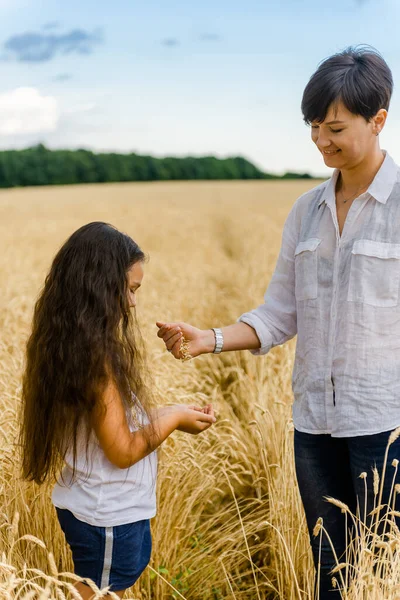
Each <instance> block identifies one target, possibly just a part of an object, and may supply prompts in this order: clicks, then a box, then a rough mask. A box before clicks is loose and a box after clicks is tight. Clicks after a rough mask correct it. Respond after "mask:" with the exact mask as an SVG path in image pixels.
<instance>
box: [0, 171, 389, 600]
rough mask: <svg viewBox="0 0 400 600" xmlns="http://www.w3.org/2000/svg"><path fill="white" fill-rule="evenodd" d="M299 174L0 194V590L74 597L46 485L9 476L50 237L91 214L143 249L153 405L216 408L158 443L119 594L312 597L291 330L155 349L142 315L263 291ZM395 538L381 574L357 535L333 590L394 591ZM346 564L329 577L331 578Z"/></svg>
mask: <svg viewBox="0 0 400 600" xmlns="http://www.w3.org/2000/svg"><path fill="white" fill-rule="evenodd" d="M313 185H315V182H307V181H303V182H265V181H259V182H201V183H199V182H197V183H194V182H193V183H192V182H189V183H188V182H185V183H168V184H166V183H146V184H112V185H90V186H89V185H88V186H71V187H68V186H67V187H59V188H35V189H26V190H19V189H18V190H5V191H1V192H0V276H1V294H0V404H1V409H2V410H1V425H0V435H1V444H0V469H1V470H0V502H1V521H0V555H1V558H0V598H1V599H2V598H10V599H11V598H13V599H14V598H15V599H16V598H18V599H25V600H26V599H28V598H59V599H64V598H69V597H76V592H74V588H73V585H72V584H73V582H74V578H73V575H72V574H71V571H72V561H71V556H70V553H69V550H68V548H67V547H66V545H65V540H64V537H63V535H62V532H61V530H60V528H59V526H58V521H57V519H56V515H55V511H54V509H53V507H52V505H51V502H50V493H51V485H50V484H49V485H44V486H41V487H38V486H36V485H32V484H27V483H24V482H23V481H21V479H20V475H19V463H18V449H17V448H16V446H15V440H16V433H17V431H18V423H17V409H18V404H19V399H20V390H21V388H20V385H21V383H20V382H21V370H22V366H23V357H24V344H25V341H26V339H27V336H28V334H29V328H30V321H31V315H32V308H33V304H34V302H35V299H36V297H37V295H38V293H39V290H40V288H41V285H42V283H43V280H44V277H45V275H46V273H47V271H48V269H49V266H50V263H51V260H52V258H53V256H54V254H55V252H56V251H57V250H58V248H59V247H60V246H61V244H62V243H63V242H64V241H65V239H66V238H67V237H68V236H69V235H70V234H71V233H72V232H73V231H74V230H76V229H77V228H78V227H80V226H81V225H83V224H85V223H88V222H90V221H98V220H101V221H106V222H109V223H112V224H113V225H115V226H116V227H118V228H119V229H121V230H122V231H125V232H126V233H128V234H129V235H131V236H132V237H133V238H134V239H135V241H137V242H138V243H139V245H140V246H141V247H142V249H143V250H144V251H145V252H146V253H147V254H149V256H150V261H149V262H148V263H147V264H146V266H145V277H144V280H143V286H142V289H141V291H140V293H139V297H138V308H137V311H138V316H139V320H140V323H141V328H142V333H143V335H144V337H145V340H146V344H147V348H148V356H149V363H150V368H151V372H152V377H153V383H154V389H155V391H156V394H157V397H158V399H159V402H160V403H163V402H165V403H172V402H177V403H199V404H204V403H208V402H210V401H211V402H212V403H213V404H214V407H215V410H216V413H217V417H218V419H217V423H216V424H215V425H214V426H213V427H212V428H211V429H210V430H208V431H207V432H206V433H205V434H202V435H201V436H188V435H186V434H183V433H180V432H175V433H174V434H173V435H172V436H171V437H170V438H169V439H168V440H167V441H166V442H165V443H164V444H163V446H162V449H161V452H160V469H159V479H158V514H157V517H156V518H155V519H154V520H153V521H152V532H153V554H152V559H151V563H150V566H149V567H148V568H147V569H146V571H145V573H144V574H143V575H142V577H141V578H140V580H139V581H138V582H137V584H136V585H135V586H134V587H133V588H132V589H130V590H129V591H128V592H127V594H126V597H128V598H135V599H137V600H148V599H155V600H161V599H164V598H165V599H167V598H168V599H169V598H186V599H188V600H189V599H190V600H200V599H201V600H222V599H225V598H232V599H237V600H239V599H240V600H250V599H254V600H261V599H270V598H271V599H272V598H274V599H275V598H276V599H282V600H300V599H304V600H305V599H308V598H309V599H311V592H312V586H313V579H314V570H313V564H312V556H311V549H310V545H309V539H308V534H307V529H306V523H305V516H304V513H303V509H302V505H301V501H300V497H299V492H298V488H297V484H296V477H295V471H294V460H293V425H292V420H291V404H292V392H291V371H292V366H293V359H294V349H295V341H294V340H292V341H291V342H290V343H288V344H286V345H285V346H282V347H278V348H275V349H273V350H272V351H271V352H270V353H269V354H268V355H267V356H264V357H257V358H256V357H253V356H252V355H251V354H250V353H249V352H241V353H226V354H222V355H219V356H212V355H211V356H210V355H207V356H202V357H199V358H197V359H195V360H193V361H190V362H187V363H182V362H179V361H176V360H175V359H173V357H172V356H171V355H169V354H168V353H167V352H166V351H165V350H164V348H163V344H162V342H161V341H160V340H159V339H158V338H157V337H156V331H157V328H156V326H155V322H156V320H165V321H169V320H183V321H187V322H189V323H191V324H193V325H196V326H198V327H212V326H223V325H228V324H230V323H233V322H235V320H236V319H237V318H238V316H239V315H240V314H241V313H243V312H244V311H247V310H249V309H251V308H253V307H255V306H257V305H258V304H259V303H261V302H262V299H263V294H264V292H265V289H266V287H267V284H268V281H269V279H270V277H271V275H272V272H273V269H274V265H275V262H276V259H277V255H278V252H279V247H280V241H281V232H282V226H283V223H284V220H285V218H286V216H287V214H288V212H289V210H290V208H291V206H292V205H293V202H294V201H295V199H296V198H297V197H298V196H299V195H300V194H301V193H303V192H304V191H306V190H307V189H309V188H310V187H312V186H313ZM342 509H343V507H342ZM338 510H340V507H338ZM343 510H345V509H343ZM349 518H350V516H349ZM319 529H321V526H319ZM319 529H318V527H317V531H316V533H317V534H318V531H319ZM399 539H400V538H396V537H393V543H392V544H391V546H390V548H388V549H386V550H385V547H384V546H382V549H381V550H382V552H383V553H384V552H386V551H387V552H389V550H390V557H391V563H390V566H389V567H388V569H389V571H388V574H386V575H385V577H383V576H381V575H380V572H379V569H378V572H375V573H373V570H372V567H371V564H372V562H371V561H372V558H371V552H370V550H368V549H367V548H364V546H363V545H362V544H361V550H363V549H364V550H365V552H364V553H363V552H362V551H361V553H360V555H361V558H360V562H359V566H358V568H359V576H358V577H357V579H356V581H355V584H354V586H353V589H350V590H349V593H348V595H347V594H345V593H344V594H343V597H348V598H349V599H353V600H361V599H364V598H368V599H370V600H375V599H376V600H383V599H385V600H394V599H395V598H396V597H397V598H398V597H400V595H396V594H400V592H399V591H398V590H399V589H400V574H399V559H398V557H397V548H398V547H399V545H398V544H399ZM379 543H381V544H384V542H379V540H378V541H377V544H379ZM385 556H386V555H385ZM382 561H384V558H383V559H382ZM344 567H345V565H342V566H341V567H340V565H339V567H338V571H337V573H336V575H335V576H336V577H337V579H338V581H339V582H340V579H341V577H342V574H343V573H344V572H345V571H346V569H345V568H344ZM343 577H344V574H343ZM101 595H102V593H101V592H98V597H100V596H101Z"/></svg>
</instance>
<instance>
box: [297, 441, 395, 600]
mask: <svg viewBox="0 0 400 600" xmlns="http://www.w3.org/2000/svg"><path fill="white" fill-rule="evenodd" d="M390 433H391V432H390V431H387V432H384V433H378V434H374V435H362V436H358V437H347V438H334V437H332V436H331V435H324V434H321V435H312V434H309V433H302V432H300V431H297V430H296V429H295V431H294V456H295V466H296V476H297V482H298V485H299V489H300V495H301V499H302V502H303V506H304V510H305V514H306V520H307V526H308V531H309V535H310V542H311V548H312V552H313V557H314V565H315V568H316V570H317V569H318V562H320V581H319V585H318V583H317V579H318V578H317V574H316V576H315V586H314V594H315V598H317V588H319V598H320V600H330V599H334V598H340V592H339V591H338V588H335V589H334V588H333V587H332V582H331V580H332V575H329V572H330V570H331V569H332V568H333V567H334V566H335V565H336V561H335V558H334V555H333V552H332V549H331V545H330V544H329V541H328V539H327V537H326V535H324V533H322V543H321V533H320V534H319V535H317V536H316V537H314V535H313V529H314V527H315V524H316V522H317V519H318V517H322V518H323V525H324V527H325V529H326V530H327V532H328V534H329V536H330V538H331V541H332V544H333V546H334V548H335V551H336V554H337V558H338V562H347V561H346V559H345V550H346V531H345V530H346V525H345V514H344V513H342V512H341V509H340V508H338V507H337V506H335V505H333V504H331V503H329V502H327V501H326V500H324V498H323V497H324V496H331V497H333V498H335V499H337V500H341V501H342V502H344V503H345V504H347V505H348V507H349V508H350V510H351V512H352V513H353V514H356V513H357V500H358V504H359V511H360V518H361V520H362V521H364V502H365V499H366V501H367V515H368V513H369V512H370V511H371V510H373V508H374V491H373V473H372V470H371V469H372V468H373V467H374V466H376V468H377V470H378V473H379V477H380V479H381V474H382V467H383V463H384V456H385V451H386V446H387V442H388V439H389V435H390ZM393 459H397V460H399V461H400V438H398V439H397V440H396V441H395V442H394V443H393V444H391V446H390V447H389V454H388V459H387V463H386V474H385V479H384V487H383V494H382V502H381V504H387V503H388V501H389V495H390V490H391V487H392V483H393V477H394V474H395V468H394V467H393V466H392V461H393ZM399 467H400V464H399ZM363 472H366V473H367V478H366V480H365V481H366V483H367V495H366V496H367V497H366V498H365V481H364V479H362V478H360V474H361V473H363ZM394 483H400V474H399V473H397V474H396V478H395V481H394ZM393 485H394V484H393ZM392 500H393V496H392ZM392 500H391V504H392ZM377 505H378V498H377V499H376V506H377ZM395 509H396V510H400V494H397V495H396V505H395ZM384 514H385V513H384V512H383V511H381V513H380V517H383V516H384ZM371 518H373V517H369V518H368V516H367V519H366V522H367V524H371ZM396 524H397V526H398V527H400V518H399V517H396ZM347 526H348V537H347V543H349V541H350V539H351V537H352V536H353V535H354V529H353V528H352V520H351V518H350V517H349V516H347ZM382 527H383V523H382V525H380V527H379V528H378V534H382ZM387 530H388V526H386V531H387ZM320 543H321V556H320V557H319V554H320ZM341 557H342V560H341ZM349 575H351V569H350V571H349ZM333 576H334V577H336V579H337V580H338V582H340V576H339V574H338V573H336V574H335V575H333ZM340 587H341V586H340Z"/></svg>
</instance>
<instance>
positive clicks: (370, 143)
mask: <svg viewBox="0 0 400 600" xmlns="http://www.w3.org/2000/svg"><path fill="white" fill-rule="evenodd" d="M386 116H387V111H386V110H385V109H383V108H382V109H381V110H379V111H378V112H377V114H376V115H375V117H373V118H372V119H371V121H369V122H367V121H366V120H365V119H364V117H362V116H361V115H354V114H353V113H351V112H350V111H349V110H347V108H346V107H345V106H344V105H343V103H342V102H339V103H338V104H337V105H335V106H333V105H331V106H330V107H329V110H328V113H327V115H326V118H325V120H324V121H323V122H322V123H317V122H312V123H311V138H312V141H313V142H314V144H316V146H317V148H318V150H319V151H320V152H321V154H322V156H323V158H324V162H325V164H326V166H327V167H332V168H336V169H351V168H353V167H355V166H357V165H359V164H360V163H361V162H362V161H363V160H364V159H365V158H366V157H368V155H371V154H373V153H374V151H375V150H376V148H377V147H379V145H377V139H378V138H377V137H376V134H377V133H380V132H381V131H382V128H383V126H384V124H385V121H386Z"/></svg>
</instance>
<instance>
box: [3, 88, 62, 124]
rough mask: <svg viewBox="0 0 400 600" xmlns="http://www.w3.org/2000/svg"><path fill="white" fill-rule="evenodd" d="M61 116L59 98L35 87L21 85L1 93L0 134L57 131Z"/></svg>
mask: <svg viewBox="0 0 400 600" xmlns="http://www.w3.org/2000/svg"><path fill="white" fill-rule="evenodd" d="M59 116H60V113H59V108H58V104H57V100H56V99H55V98H53V97H52V96H41V94H40V92H39V91H38V90H37V89H35V88H28V87H25V88H24V87H21V88H17V89H15V90H12V91H10V92H6V93H4V94H0V135H21V134H22V135H23V134H29V133H41V132H49V131H55V130H56V128H57V124H58V120H59Z"/></svg>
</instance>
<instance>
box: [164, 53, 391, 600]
mask: <svg viewBox="0 0 400 600" xmlns="http://www.w3.org/2000/svg"><path fill="white" fill-rule="evenodd" d="M392 89H393V81H392V75H391V72H390V69H389V67H388V66H387V64H386V63H385V61H384V60H383V59H382V57H381V56H380V55H379V54H378V53H377V52H376V51H375V50H373V49H371V48H368V47H364V48H348V49H347V50H345V51H343V52H341V53H339V54H336V55H334V56H332V57H330V58H328V59H327V60H325V61H324V62H323V63H322V64H321V65H320V66H319V68H318V69H317V71H316V72H315V73H314V74H313V76H312V77H311V79H310V81H309V82H308V84H307V86H306V88H305V91H304V95H303V99H302V112H303V117H304V120H305V122H306V123H307V124H311V136H312V140H313V142H314V143H315V144H316V146H317V148H318V150H319V151H320V152H321V154H322V157H323V159H324V162H325V164H326V165H327V166H328V167H332V168H334V169H335V171H334V173H333V175H332V177H331V178H330V179H329V180H328V181H326V182H324V183H323V184H321V185H319V186H317V187H315V188H314V189H312V190H310V191H309V192H306V193H305V194H303V195H302V196H301V197H300V198H299V199H298V200H297V202H296V203H295V204H294V206H293V208H292V210H291V211H290V214H289V216H288V218H287V221H286V223H285V226H284V230H283V237H282V247H281V251H280V255H279V258H278V262H277V265H276V269H275V272H274V275H273V277H272V279H271V282H270V284H269V287H268V290H267V292H266V295H265V302H264V304H262V305H261V306H259V307H258V308H256V309H255V310H253V311H250V312H247V313H245V314H243V315H242V316H241V317H240V319H239V322H238V323H236V324H234V325H230V326H228V327H224V328H222V330H217V331H216V332H214V331H213V330H204V331H201V330H199V329H196V328H194V327H191V326H189V325H187V324H185V323H172V324H165V323H157V325H158V327H159V332H158V336H159V337H161V338H163V340H164V342H165V343H166V346H167V348H168V350H170V351H171V352H172V353H173V355H174V356H175V357H176V358H179V357H180V343H181V336H182V335H183V336H184V337H185V339H186V340H187V341H188V344H187V351H188V352H189V353H190V354H191V355H192V356H198V355H199V354H204V353H207V352H216V353H217V352H220V351H229V350H243V349H249V350H251V351H252V352H253V353H254V354H257V355H261V354H266V353H267V352H269V350H270V349H271V348H273V347H274V346H277V345H279V344H283V343H284V342H286V341H288V340H290V339H291V338H293V337H294V336H295V335H296V334H297V336H298V339H297V349H296V360H295V366H294V372H293V381H292V383H293V392H294V405H293V421H294V426H295V432H294V448H295V464H296V474H297V480H298V484H299V489H300V494H301V497H302V501H303V505H304V509H305V514H306V518H307V524H308V529H309V533H310V541H311V546H312V550H313V556H314V562H315V566H316V567H317V565H318V561H319V544H320V539H319V538H315V537H314V536H313V534H312V532H313V528H314V526H315V524H316V521H317V519H318V517H320V516H321V517H322V518H323V523H324V527H325V528H326V530H327V532H328V533H329V535H330V537H331V539H332V542H333V544H334V547H335V550H336V553H337V556H338V558H339V557H340V556H341V555H342V554H343V552H344V551H345V549H346V537H345V527H344V515H343V514H342V513H341V512H340V510H339V509H338V508H337V507H336V506H333V505H332V504H330V503H328V502H327V501H326V500H325V499H324V496H331V497H334V498H337V499H339V500H341V501H343V502H345V503H346V504H347V505H348V506H349V507H350V509H351V510H352V512H353V513H356V509H357V497H358V498H359V501H360V507H364V495H365V492H364V489H365V488H364V486H365V481H364V479H363V478H360V477H359V476H360V474H361V473H364V472H366V473H367V474H368V478H369V480H370V479H371V475H372V473H371V468H373V467H374V466H375V464H376V467H377V468H378V471H379V472H381V471H382V465H383V460H384V454H385V449H386V446H387V443H388V439H389V435H390V433H391V431H393V430H394V428H395V427H397V426H399V425H400V401H399V398H400V304H399V285H400V227H399V223H400V186H399V168H398V167H397V165H396V164H395V163H394V162H393V160H392V158H391V157H390V156H389V154H388V153H387V152H385V151H382V150H381V148H380V145H379V134H380V132H381V131H382V129H383V127H384V125H385V122H386V117H387V111H388V108H389V103H390V98H391V94H392ZM393 459H398V460H399V459H400V440H397V441H395V442H394V443H392V444H391V445H390V446H389V456H388V461H387V464H388V469H387V471H386V473H387V474H386V478H385V480H384V488H383V496H382V503H385V502H388V498H389V494H390V487H391V484H392V475H393V469H392V467H390V465H391V462H392V460H393ZM363 477H365V476H363ZM396 481H397V480H396ZM373 499H374V495H373V490H372V489H371V485H369V486H368V492H367V498H366V500H367V510H368V511H370V510H371V509H372V508H373ZM361 512H362V513H363V510H362V511H361ZM361 516H362V514H361ZM320 560H321V573H320V577H319V580H318V577H317V576H316V585H315V588H316V590H315V591H316V592H317V589H318V590H319V594H320V595H319V597H320V598H321V599H326V598H332V597H335V596H339V592H338V590H336V594H335V592H333V591H330V590H331V588H332V582H331V575H330V574H329V572H330V570H331V568H332V567H333V566H334V565H335V564H336V561H335V559H334V555H333V553H332V550H331V546H330V544H329V541H328V539H327V538H326V536H325V537H323V539H322V548H321V558H320Z"/></svg>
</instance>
